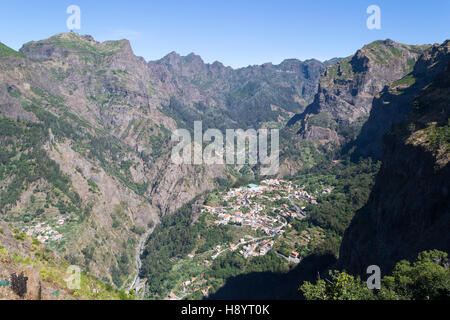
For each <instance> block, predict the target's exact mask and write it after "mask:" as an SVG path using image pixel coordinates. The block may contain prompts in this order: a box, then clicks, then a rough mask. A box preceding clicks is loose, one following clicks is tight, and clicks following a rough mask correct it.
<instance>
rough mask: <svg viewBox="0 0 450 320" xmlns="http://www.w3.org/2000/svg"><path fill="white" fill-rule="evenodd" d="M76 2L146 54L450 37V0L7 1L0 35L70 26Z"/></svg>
mask: <svg viewBox="0 0 450 320" xmlns="http://www.w3.org/2000/svg"><path fill="white" fill-rule="evenodd" d="M71 4H75V5H78V6H79V7H80V8H81V24H82V25H81V30H79V31H77V32H79V33H82V34H90V35H92V36H93V37H94V38H95V39H96V40H98V41H104V40H112V39H122V38H127V39H129V40H130V41H131V44H132V47H133V50H134V52H135V54H137V55H139V56H143V57H144V58H145V59H146V60H155V59H159V58H161V57H163V56H164V55H166V54H167V53H169V52H171V51H176V52H178V53H180V54H183V55H186V54H189V53H190V52H195V53H196V54H199V55H201V56H202V58H203V59H204V60H205V61H206V62H214V61H215V60H218V61H221V62H222V63H224V64H225V65H230V66H232V67H242V66H247V65H252V64H261V63H264V62H273V63H279V62H281V61H282V60H283V59H286V58H298V59H301V60H305V59H309V58H316V59H319V60H324V59H329V58H332V57H336V56H338V57H343V56H348V55H351V54H353V53H354V52H355V51H356V50H357V49H358V48H360V47H361V46H362V45H364V44H367V43H369V42H371V41H373V40H378V39H386V38H391V39H392V40H394V41H399V42H403V43H408V44H424V43H436V42H438V43H441V42H443V41H444V40H445V39H448V38H450V1H449V0H428V1H424V0H409V1H407V0H370V1H366V0H328V1H325V0H178V1H175V0H164V1H153V0H145V1H144V0H127V1H118V0H108V1H106V0H70V1H66V0H0V41H1V42H3V43H5V44H6V45H8V46H10V47H12V48H14V49H19V48H20V47H21V46H22V44H23V43H25V42H28V41H30V40H40V39H44V38H48V37H50V36H52V35H54V34H56V33H60V32H66V31H68V30H67V27H66V20H67V18H68V16H69V15H68V14H67V13H66V9H67V7H68V6H69V5H71ZM372 4H376V5H378V6H379V7H380V8H381V24H382V25H381V30H369V29H367V27H366V20H367V18H368V16H369V15H368V14H367V13H366V9H367V7H368V6H369V5H372Z"/></svg>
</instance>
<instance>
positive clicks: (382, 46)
mask: <svg viewBox="0 0 450 320" xmlns="http://www.w3.org/2000/svg"><path fill="white" fill-rule="evenodd" d="M428 47H429V46H414V45H405V44H401V43H397V42H394V41H392V40H390V39H387V40H384V41H375V42H372V43H370V44H368V45H366V46H364V47H363V48H362V49H360V50H358V51H357V52H356V53H355V54H354V55H352V56H350V57H347V58H344V59H342V60H340V61H339V62H338V63H337V64H334V65H332V66H329V67H327V69H326V70H325V72H324V74H323V76H322V77H321V78H320V82H319V89H318V93H317V94H316V96H315V97H314V101H313V103H311V104H310V105H309V106H308V107H307V108H306V109H305V111H304V112H303V113H300V114H297V115H295V116H294V117H293V118H292V119H291V120H290V121H289V123H288V125H289V126H293V127H294V128H297V130H298V131H299V133H300V134H301V135H302V137H303V138H304V139H306V140H310V141H315V142H319V143H321V144H324V143H333V144H337V145H341V144H344V143H345V142H348V141H351V140H353V139H354V138H355V137H356V136H357V134H358V132H359V130H360V128H361V126H362V125H363V123H364V122H365V121H366V120H367V117H368V116H369V114H370V111H371V109H372V102H373V98H374V97H375V96H376V95H377V94H378V93H379V92H380V91H382V90H383V88H384V87H385V86H387V85H389V84H391V83H392V82H394V81H395V80H398V79H400V78H402V77H403V76H404V75H406V74H407V73H409V72H410V71H411V70H412V68H413V67H414V64H415V62H416V60H417V58H418V57H419V55H420V54H421V53H422V52H423V50H424V49H426V48H428Z"/></svg>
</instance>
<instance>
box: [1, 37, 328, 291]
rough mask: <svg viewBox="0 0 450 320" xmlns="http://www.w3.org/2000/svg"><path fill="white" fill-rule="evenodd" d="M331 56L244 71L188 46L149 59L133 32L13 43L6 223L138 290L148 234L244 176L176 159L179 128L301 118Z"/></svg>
mask: <svg viewBox="0 0 450 320" xmlns="http://www.w3.org/2000/svg"><path fill="white" fill-rule="evenodd" d="M330 63H332V62H327V63H322V62H319V61H317V60H308V61H304V62H302V61H299V60H295V59H291V60H286V61H284V62H282V63H281V64H280V65H272V64H265V65H262V66H249V67H247V68H242V69H236V70H234V69H232V68H230V67H225V66H223V65H222V64H221V63H219V62H215V63H213V64H206V63H204V62H203V60H202V59H201V58H200V57H199V56H197V55H195V54H190V55H188V56H186V57H182V56H180V55H178V54H176V53H170V54H169V55H167V56H166V57H164V58H162V59H161V60H158V61H151V62H147V61H145V60H144V59H143V58H140V57H137V56H135V55H134V53H133V51H132V48H131V45H130V43H129V41H127V40H119V41H105V42H97V41H95V40H94V39H93V38H92V37H91V36H87V35H79V34H76V33H74V32H70V33H62V34H58V35H55V36H53V37H50V38H49V39H45V40H41V41H32V42H29V43H26V44H24V45H23V47H22V48H21V49H20V52H16V51H14V50H12V49H10V48H8V47H7V46H5V45H3V44H1V45H0V65H1V70H2V72H1V73H0V177H1V179H0V180H1V182H0V212H1V217H2V220H4V221H7V222H8V223H11V224H12V225H13V226H14V228H17V229H18V230H22V231H24V232H28V233H29V234H30V235H32V236H33V237H38V236H39V237H40V241H42V242H45V244H46V245H47V246H48V247H50V248H51V249H54V250H55V252H57V253H58V254H59V255H60V256H61V257H64V258H65V259H66V260H67V261H69V262H70V263H72V264H77V265H80V266H83V267H84V268H86V270H88V271H89V272H91V273H92V274H94V275H98V276H101V277H102V279H103V280H105V281H110V282H112V283H114V284H115V285H116V286H118V287H126V286H127V285H129V284H130V283H131V282H132V280H133V275H134V274H136V273H137V271H138V270H137V267H136V263H135V257H136V255H137V251H138V247H139V243H140V242H141V241H143V240H145V239H143V237H145V236H146V235H147V234H148V232H149V231H150V230H151V229H152V228H153V226H154V225H156V224H158V223H159V219H160V217H162V216H164V215H165V214H169V213H172V212H174V211H175V210H176V209H178V208H180V207H181V206H182V205H183V204H184V203H187V202H188V201H190V200H192V199H193V198H194V197H195V196H197V195H198V194H201V193H203V192H205V191H207V190H212V189H214V188H216V187H217V181H218V179H226V180H230V181H234V180H236V179H237V178H238V177H239V176H240V174H239V173H238V172H234V169H232V168H231V169H230V168H226V167H225V166H192V165H181V166H178V165H175V164H173V163H172V162H171V161H170V158H169V157H170V150H171V148H172V146H173V142H171V132H172V131H174V130H175V129H176V128H179V127H184V128H189V129H192V128H193V127H192V122H193V121H194V120H203V122H204V128H207V127H213V128H215V127H217V128H222V129H224V128H244V129H245V128H248V127H255V128H259V127H261V126H263V125H264V122H278V121H283V119H289V118H290V117H291V116H292V115H293V114H294V113H296V112H301V111H302V110H303V109H304V107H305V106H306V105H307V104H308V103H310V102H311V101H312V98H313V96H314V94H315V92H316V90H317V85H318V80H319V77H320V74H321V72H322V71H323V70H324V69H325V65H327V64H330ZM237 169H239V168H237ZM47 228H48V229H47ZM49 230H50V231H51V232H53V234H52V235H50V234H47V233H46V232H47V231H49Z"/></svg>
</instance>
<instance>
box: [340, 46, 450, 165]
mask: <svg viewBox="0 0 450 320" xmlns="http://www.w3.org/2000/svg"><path fill="white" fill-rule="evenodd" d="M448 50H449V42H448V41H446V42H445V43H443V44H442V45H437V44H436V45H434V46H433V47H431V48H430V49H429V50H427V51H425V52H424V54H423V55H421V56H420V58H419V59H418V61H417V63H416V64H415V66H414V69H413V70H412V71H411V73H409V74H407V75H406V76H404V77H403V78H401V79H398V80H396V81H394V82H393V83H392V85H391V86H389V87H386V88H385V89H384V90H383V91H382V92H380V93H379V94H377V95H376V96H375V98H374V100H373V106H372V110H371V112H370V116H369V119H368V120H367V122H366V123H365V124H364V125H363V127H362V129H361V132H360V134H359V135H358V138H357V139H356V140H355V141H354V142H352V143H350V144H349V145H348V146H347V149H349V151H350V152H352V150H350V149H351V148H353V147H354V148H355V149H354V150H353V152H352V157H353V159H355V160H356V159H358V158H360V157H372V158H375V159H381V149H382V137H383V135H384V134H385V133H387V132H388V131H389V130H390V129H391V127H392V125H393V124H395V123H399V122H401V121H403V120H404V118H405V117H406V115H407V114H408V113H409V112H410V111H411V108H412V106H413V104H414V99H415V98H416V97H417V96H418V95H419V94H420V93H421V92H422V90H423V88H425V87H426V86H428V85H430V84H431V83H432V82H433V80H434V79H435V77H436V75H438V74H439V73H442V72H443V71H445V69H446V68H447V63H448V58H446V57H447V55H448Z"/></svg>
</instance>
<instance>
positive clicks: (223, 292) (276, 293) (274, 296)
mask: <svg viewBox="0 0 450 320" xmlns="http://www.w3.org/2000/svg"><path fill="white" fill-rule="evenodd" d="M335 262H336V258H335V257H334V256H332V255H323V256H309V257H306V258H305V259H304V260H303V261H302V262H301V263H300V264H299V265H298V266H297V267H295V268H294V269H293V270H291V271H289V272H287V273H273V272H253V273H249V274H242V275H239V276H236V277H231V278H228V279H227V280H226V283H225V285H224V286H223V287H222V288H220V289H219V290H217V292H216V293H214V294H212V295H210V296H209V297H208V298H207V299H208V300H229V299H233V300H284V299H288V300H301V299H302V295H301V293H300V292H299V287H300V285H301V284H302V282H303V281H314V280H316V279H317V274H318V272H319V273H322V272H324V271H326V270H327V269H329V267H331V266H332V265H333V264H334V263H335Z"/></svg>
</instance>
